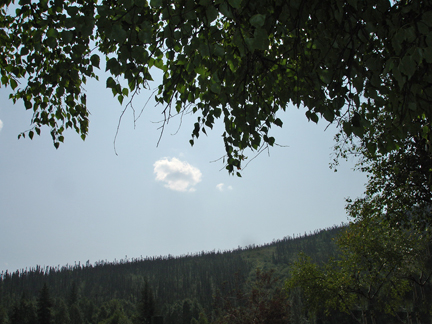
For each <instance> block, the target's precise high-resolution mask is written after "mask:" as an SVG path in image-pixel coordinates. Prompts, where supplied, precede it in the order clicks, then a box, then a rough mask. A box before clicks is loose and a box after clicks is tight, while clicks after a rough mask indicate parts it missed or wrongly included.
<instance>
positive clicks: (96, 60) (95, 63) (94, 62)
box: [90, 54, 100, 68]
mask: <svg viewBox="0 0 432 324" xmlns="http://www.w3.org/2000/svg"><path fill="white" fill-rule="evenodd" d="M90 62H91V64H92V65H93V66H95V67H97V68H99V63H100V57H99V55H97V54H93V55H92V56H91V57H90Z"/></svg>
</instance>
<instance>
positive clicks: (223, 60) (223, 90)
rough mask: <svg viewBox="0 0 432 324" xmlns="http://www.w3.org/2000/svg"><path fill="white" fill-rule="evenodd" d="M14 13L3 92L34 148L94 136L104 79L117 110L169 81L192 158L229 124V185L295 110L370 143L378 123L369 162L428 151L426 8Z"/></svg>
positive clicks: (157, 6) (256, 3)
mask: <svg viewBox="0 0 432 324" xmlns="http://www.w3.org/2000/svg"><path fill="white" fill-rule="evenodd" d="M11 3H12V1H10V0H9V1H5V2H2V6H1V9H0V40H1V42H0V44H1V45H0V46H1V51H0V73H1V83H2V84H3V85H7V86H9V87H10V88H11V89H12V90H13V93H12V95H11V99H12V100H14V101H17V100H23V101H24V105H25V107H26V108H27V109H31V110H33V112H34V114H33V118H32V123H33V128H32V129H31V130H29V131H28V132H27V134H28V136H29V137H30V138H32V137H33V136H34V132H36V133H37V134H40V132H41V127H42V126H44V125H46V126H48V127H49V128H50V129H51V135H52V137H53V140H54V145H55V146H56V147H58V145H59V143H60V142H62V141H63V140H64V136H63V132H64V130H65V129H66V128H73V129H75V130H76V131H77V132H78V133H79V134H80V135H81V137H82V138H85V136H86V135H87V132H88V126H89V119H88V117H89V111H88V107H87V105H86V94H85V91H84V89H83V87H84V86H85V83H86V81H87V79H88V78H97V74H96V73H95V68H99V67H103V66H105V68H106V70H107V71H108V72H109V74H110V76H109V77H108V78H107V80H106V86H107V88H109V89H111V90H112V93H113V94H114V96H116V97H117V98H118V100H119V102H120V103H122V102H123V101H124V99H125V98H126V97H128V96H129V97H130V98H131V99H130V100H132V99H133V97H134V95H136V94H137V93H138V92H139V91H140V90H141V89H143V88H147V87H148V82H149V81H152V80H153V78H152V74H153V73H155V72H154V71H155V70H154V69H155V68H157V69H159V70H161V71H162V73H163V81H162V82H161V84H159V85H158V89H157V94H156V100H157V102H158V103H160V104H162V105H163V107H164V108H163V111H162V113H163V114H164V116H165V121H167V120H169V118H171V117H172V116H173V115H176V114H185V113H188V112H193V113H196V114H197V121H196V123H195V124H194V126H193V130H192V139H191V144H193V143H194V140H195V139H196V138H198V136H199V135H200V134H201V133H206V130H208V129H209V128H212V127H213V126H214V124H215V122H216V120H217V119H222V120H223V123H224V126H225V130H224V132H223V134H222V136H223V141H224V144H225V148H226V154H227V156H226V162H227V169H228V171H229V172H234V171H235V169H236V168H241V166H242V162H243V160H244V159H245V155H244V150H246V149H251V150H252V151H259V150H260V149H262V148H263V147H266V146H269V145H270V146H272V145H274V144H275V138H274V137H272V136H271V132H270V129H271V127H274V126H282V124H283V122H282V120H281V119H280V117H281V116H280V114H279V112H280V111H284V110H286V109H287V107H288V105H289V104H293V105H296V106H298V107H300V106H304V107H305V108H306V116H307V118H308V119H309V120H312V121H314V122H318V120H319V119H320V118H324V119H325V120H327V121H328V122H336V123H338V125H339V126H340V128H341V130H342V131H343V132H344V133H345V134H347V135H351V134H354V135H356V136H359V137H362V136H363V135H364V134H365V132H372V133H374V132H375V129H373V128H371V122H372V121H374V120H377V119H380V123H381V125H382V129H383V130H384V131H383V132H380V133H376V134H374V138H375V139H377V140H376V141H374V142H371V143H367V144H368V145H367V149H368V150H369V151H370V152H374V151H376V150H379V151H382V152H388V151H392V150H393V149H395V148H397V147H398V143H399V141H401V140H404V139H405V138H406V137H407V134H409V133H412V131H413V130H415V131H417V130H418V129H419V128H422V129H423V130H424V138H425V139H427V140H430V135H429V134H430V132H429V129H426V128H425V125H429V121H430V117H431V110H430V109H429V107H430V103H431V100H432V88H431V81H432V77H431V64H432V36H431V35H432V33H431V28H432V23H431V21H432V10H431V7H432V5H431V3H430V2H429V1H395V2H390V1H388V0H368V1H357V0H337V1H330V0H325V1H322V0H312V1H308V2H305V1H299V0H289V1H280V0H265V1H262V0H253V1H250V0H247V1H246V0H199V1H198V0H172V1H168V0H151V1H150V2H148V1H146V0H127V1H121V2H118V1H113V0H103V1H96V0H93V1H81V0H76V1H74V0H72V1H64V0H44V1H39V2H31V1H30V0H21V1H19V4H18V9H17V10H16V11H15V12H13V10H12V9H11V8H9V5H10V4H11ZM101 58H102V60H104V61H105V64H103V63H102V64H101ZM129 105H132V101H129ZM382 112H385V114H382ZM419 121H420V122H419ZM427 127H429V126H427ZM22 135H25V133H23V134H22Z"/></svg>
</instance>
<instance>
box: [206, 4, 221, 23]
mask: <svg viewBox="0 0 432 324" xmlns="http://www.w3.org/2000/svg"><path fill="white" fill-rule="evenodd" d="M218 14H219V12H218V11H217V9H216V8H215V6H213V5H210V6H208V7H207V8H206V16H207V19H208V22H209V23H211V22H212V21H213V20H215V19H216V18H217V16H218Z"/></svg>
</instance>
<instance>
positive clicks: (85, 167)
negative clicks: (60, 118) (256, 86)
mask: <svg viewBox="0 0 432 324" xmlns="http://www.w3.org/2000/svg"><path fill="white" fill-rule="evenodd" d="M152 86H153V87H156V85H152ZM86 91H87V102H88V108H89V110H90V113H91V116H90V130H89V134H88V137H87V139H86V140H85V141H82V140H81V139H80V137H79V135H77V134H76V133H74V132H73V131H68V132H66V134H65V142H64V144H61V145H60V148H59V149H58V150H56V149H55V148H54V146H53V143H52V140H51V136H50V134H49V130H48V128H43V129H42V133H41V136H35V137H34V139H33V140H29V139H28V138H25V139H20V140H18V139H17V136H18V134H19V133H20V132H22V131H25V130H27V129H29V128H30V119H31V112H28V111H26V110H25V109H24V105H23V104H22V103H21V102H20V103H17V104H15V105H14V104H13V103H12V102H11V101H10V100H8V93H9V92H8V89H5V88H1V89H0V103H1V104H0V273H1V271H5V270H6V269H8V270H9V271H15V270H17V269H25V268H31V267H34V266H36V265H41V266H43V267H45V266H59V265H60V266H63V265H66V264H69V265H71V264H74V263H75V262H81V263H85V262H87V261H90V263H95V262H96V261H100V260H107V261H109V262H111V261H114V260H120V259H124V258H139V257H141V256H143V257H145V256H166V255H168V254H170V255H173V256H180V255H185V254H188V253H197V252H201V251H213V250H216V251H218V250H220V251H225V250H232V249H236V248H237V247H239V246H241V247H243V246H247V245H249V244H256V245H261V244H265V243H270V242H272V241H273V240H277V239H282V238H284V237H285V236H288V235H289V236H292V235H297V234H304V233H305V232H306V233H310V232H313V231H314V230H317V229H322V228H327V227H330V226H333V225H339V224H341V223H342V222H347V221H348V219H347V216H346V213H345V209H344V206H345V198H347V197H351V198H356V197H358V196H361V194H362V192H363V191H364V184H365V182H366V176H365V175H364V174H362V173H360V172H358V171H356V172H355V171H353V170H352V168H353V166H354V161H348V162H343V161H342V162H341V166H340V167H339V168H338V172H334V171H333V170H330V169H329V163H330V162H331V161H332V158H331V153H332V146H333V144H334V143H333V136H334V134H335V128H334V127H332V126H330V127H328V128H327V130H325V128H326V126H327V124H326V123H324V122H323V121H321V122H319V123H318V125H316V124H314V123H312V122H308V121H307V118H306V117H305V115H304V112H305V111H304V110H303V109H297V108H295V107H288V109H287V112H286V113H283V114H281V115H280V116H279V117H280V118H281V119H282V120H283V122H284V125H283V128H281V129H277V130H276V129H275V130H274V132H273V134H274V136H275V138H276V142H277V143H278V144H280V145H281V147H274V148H272V149H271V150H270V151H269V154H267V152H265V153H263V154H261V155H260V156H258V157H257V158H256V159H254V160H253V161H251V162H250V164H249V165H248V166H247V167H246V168H245V169H244V170H242V178H238V177H235V176H230V175H228V173H227V171H225V170H224V169H223V167H224V166H223V163H222V161H221V160H219V159H220V158H221V157H222V156H223V155H224V147H223V142H222V137H221V135H222V132H223V128H222V125H217V126H216V127H215V128H214V129H213V130H212V131H210V132H208V136H207V137H206V136H204V135H202V136H200V138H199V139H198V140H196V141H195V145H194V146H193V147H191V146H190V144H189V140H190V138H191V137H190V136H191V132H192V129H193V123H194V122H195V121H196V116H194V115H188V116H184V117H183V119H182V120H181V121H180V119H178V118H177V119H173V120H171V121H170V123H169V124H168V125H167V127H166V129H165V130H164V133H163V136H162V138H161V140H160V143H159V145H157V144H158V141H159V137H160V129H158V128H159V127H160V125H161V124H160V123H158V122H159V121H160V120H161V119H162V115H161V111H162V108H163V107H161V106H155V104H154V101H152V100H150V101H149V103H148V104H147V105H146V106H145V109H144V110H143V114H142V115H141V118H140V119H139V120H138V121H137V122H136V124H135V125H134V122H133V114H132V111H131V110H127V111H126V113H125V115H124V116H123V118H122V120H121V124H120V126H119V133H118V136H117V139H116V143H115V148H114V138H115V135H116V130H117V126H118V124H119V118H120V115H121V113H122V110H123V109H124V107H125V103H126V100H125V103H124V104H123V106H121V105H120V104H119V102H118V101H117V99H115V98H113V97H112V94H111V92H110V91H109V90H107V89H106V88H105V82H104V79H103V77H102V78H101V81H100V82H96V81H94V82H90V83H89V84H88V85H87V86H86ZM150 96H151V91H142V92H141V94H140V95H139V97H137V98H135V101H134V106H135V108H136V109H137V111H138V112H139V110H140V109H141V107H144V105H145V103H146V102H147V100H148V98H149V97H150ZM116 152H117V154H116ZM251 158H252V156H250V159H251Z"/></svg>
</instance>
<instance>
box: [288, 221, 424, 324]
mask: <svg viewBox="0 0 432 324" xmlns="http://www.w3.org/2000/svg"><path fill="white" fill-rule="evenodd" d="M430 242H431V233H430V229H428V228H426V229H423V230H422V229H420V228H419V227H415V226H412V227H411V228H410V229H407V228H405V227H396V226H393V225H392V224H391V223H390V222H387V221H385V220H383V219H380V218H371V217H370V218H363V219H362V220H361V221H357V222H356V223H351V224H350V226H349V228H348V229H347V230H346V231H345V232H344V233H343V234H342V235H341V236H340V237H339V238H338V240H337V243H338V246H339V248H340V251H341V256H340V259H337V260H331V261H329V262H327V263H325V264H324V265H322V266H319V265H318V264H316V263H314V262H312V261H311V259H310V258H309V257H307V256H305V255H303V256H302V257H300V259H299V260H298V261H297V262H296V263H295V264H294V267H293V269H292V277H291V278H290V279H289V281H288V282H287V285H288V287H289V288H294V287H300V288H302V291H303V293H304V295H305V296H306V301H307V305H308V306H309V307H310V308H311V309H312V310H314V311H319V310H325V311H326V312H327V313H329V312H330V311H332V310H338V311H344V312H348V313H351V314H352V315H353V316H354V315H355V312H356V311H357V312H360V314H361V315H360V316H358V321H359V322H363V321H366V322H367V321H368V319H369V320H370V319H371V318H374V317H377V316H379V314H384V313H389V314H393V315H395V314H396V312H404V313H405V314H407V313H410V312H412V311H413V309H415V310H416V311H418V312H423V313H425V314H427V313H428V312H429V310H430V302H429V300H428V297H426V296H425V295H424V294H423V293H422V294H420V295H421V296H422V297H420V298H419V295H417V294H416V293H414V294H412V295H409V294H408V292H410V291H415V289H416V288H418V287H424V286H427V285H429V286H430V277H431V275H432V268H431V267H430V261H431V255H430ZM416 295H417V297H415V296H416ZM409 305H411V307H409ZM417 315H418V314H417ZM372 321H373V319H372Z"/></svg>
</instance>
